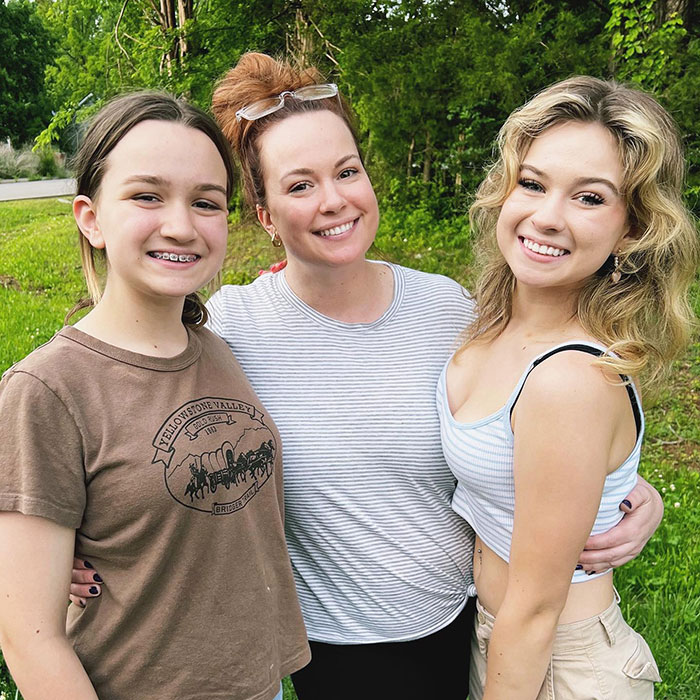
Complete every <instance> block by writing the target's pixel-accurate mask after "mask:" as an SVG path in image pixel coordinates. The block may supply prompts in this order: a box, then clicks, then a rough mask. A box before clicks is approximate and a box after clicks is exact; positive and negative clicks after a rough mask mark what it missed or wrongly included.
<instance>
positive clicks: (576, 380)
mask: <svg viewBox="0 0 700 700" xmlns="http://www.w3.org/2000/svg"><path fill="white" fill-rule="evenodd" d="M620 391H622V393H625V392H624V389H621V388H620V387H619V386H614V385H613V384H612V383H611V382H609V381H607V380H606V378H605V376H604V375H603V372H602V371H601V370H600V369H599V368H597V367H594V366H593V358H592V357H591V356H590V355H586V354H583V353H576V352H564V353H559V354H557V355H554V356H552V357H551V358H549V359H548V360H547V361H546V362H543V363H542V364H541V365H539V366H538V367H536V368H535V369H534V370H533V371H532V373H531V374H530V376H529V377H528V379H527V381H526V383H525V386H524V388H523V391H522V393H521V395H520V397H519V399H518V402H517V404H516V406H515V409H514V411H513V418H512V424H513V432H514V467H513V468H514V479H515V516H514V525H513V539H512V544H511V551H510V562H509V566H508V585H507V590H506V594H505V597H504V600H503V603H502V605H501V607H500V608H499V610H498V612H497V615H496V622H495V626H494V630H493V635H492V638H491V642H490V646H489V658H488V675H487V684H486V693H485V695H484V700H506V699H507V700H520V699H522V700H532V698H534V697H536V696H537V693H538V691H539V689H540V687H541V685H542V682H543V680H544V677H545V674H546V671H547V665H548V663H549V657H550V654H551V648H552V642H553V640H554V636H555V632H556V626H557V623H558V620H559V616H560V614H561V611H562V610H563V608H564V605H565V603H566V599H567V595H568V591H569V587H570V585H571V577H572V573H573V571H574V568H575V566H576V561H577V559H578V556H579V553H580V552H581V550H582V548H583V545H584V543H585V541H586V539H587V537H588V535H589V534H590V531H591V528H592V526H593V523H594V521H595V518H596V514H597V512H598V508H599V504H600V498H601V494H602V490H603V485H604V482H605V477H606V475H607V473H608V470H609V464H610V459H611V451H612V449H613V445H614V441H615V438H616V432H617V431H618V429H619V426H620V425H622V424H623V421H624V417H625V412H624V403H623V402H622V401H621V396H620V395H619V393H618V392H620ZM581 585H585V584H581Z"/></svg>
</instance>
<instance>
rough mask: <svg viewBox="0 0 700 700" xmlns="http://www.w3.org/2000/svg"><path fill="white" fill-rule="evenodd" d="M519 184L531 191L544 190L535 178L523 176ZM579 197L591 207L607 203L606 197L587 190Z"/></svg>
mask: <svg viewBox="0 0 700 700" xmlns="http://www.w3.org/2000/svg"><path fill="white" fill-rule="evenodd" d="M518 184H519V185H520V186H521V187H524V188H525V189H526V190H530V191H531V192H542V191H544V190H543V187H542V185H540V184H539V182H536V181H535V180H526V179H524V178H522V179H520V180H518ZM577 199H578V200H580V201H581V202H582V203H583V204H585V205H586V206H589V207H593V206H597V205H599V204H605V198H604V197H601V196H600V195H599V194H596V193H595V192H585V193H583V194H580V195H578V197H577Z"/></svg>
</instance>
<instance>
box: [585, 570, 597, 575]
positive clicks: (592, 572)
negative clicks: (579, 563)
mask: <svg viewBox="0 0 700 700" xmlns="http://www.w3.org/2000/svg"><path fill="white" fill-rule="evenodd" d="M594 573H595V571H586V576H590V575H591V574H594Z"/></svg>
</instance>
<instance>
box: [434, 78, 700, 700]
mask: <svg viewBox="0 0 700 700" xmlns="http://www.w3.org/2000/svg"><path fill="white" fill-rule="evenodd" d="M498 146H499V157H498V160H497V162H496V163H495V165H494V166H493V167H492V168H491V170H490V171H489V173H488V176H487V178H486V180H485V182H484V183H483V184H482V186H481V187H480V189H479V191H478V194H477V198H476V202H475V204H474V205H473V207H472V212H471V213H472V220H473V225H474V228H475V229H476V231H478V235H479V241H480V243H479V244H478V246H477V249H478V250H481V251H482V254H483V259H484V268H483V272H482V275H481V278H480V280H479V282H478V285H477V289H476V294H475V298H476V303H477V309H478V317H477V319H476V320H475V321H474V323H472V325H471V326H470V327H469V328H468V331H467V341H466V343H465V344H464V345H463V347H462V348H461V349H460V350H459V351H458V352H457V353H456V354H455V355H454V356H453V358H452V359H451V360H450V361H449V363H448V365H447V367H446V371H445V372H443V375H442V377H441V379H440V383H439V388H438V406H439V410H440V414H441V420H442V440H443V449H444V452H445V456H446V458H447V462H448V464H449V465H450V467H451V469H452V471H453V473H454V474H455V476H456V477H457V479H458V485H457V489H456V493H455V497H454V503H453V507H454V508H455V510H456V511H457V512H458V513H460V514H461V515H463V516H464V518H465V519H466V520H467V521H468V522H469V523H470V524H471V525H472V526H473V527H474V529H475V531H476V534H477V540H476V550H475V555H474V577H475V582H476V588H477V592H478V603H477V607H478V614H477V620H476V623H475V633H474V637H473V643H472V676H471V688H470V697H471V698H472V700H480V699H481V698H484V700H506V699H507V700H533V699H534V698H538V699H541V700H544V699H545V698H553V697H556V698H567V699H570V700H575V699H579V698H580V699H583V698H606V699H607V698H615V700H627V699H632V698H651V697H652V696H653V684H654V682H656V681H659V680H660V677H659V674H658V670H657V667H656V664H655V662H654V659H653V657H652V655H651V652H650V650H649V647H648V646H647V644H646V642H645V641H644V640H643V639H642V638H641V637H640V635H638V634H637V633H636V632H634V631H633V630H632V629H631V628H630V627H629V626H628V625H627V624H626V623H625V621H624V620H623V619H622V616H621V614H620V610H619V607H618V604H617V601H618V600H619V599H618V598H617V594H616V592H615V589H614V588H613V575H612V571H611V570H609V569H607V568H605V569H601V568H597V570H596V571H583V570H581V567H580V566H577V565H576V562H577V559H578V556H579V552H580V550H581V547H582V546H583V544H584V542H585V541H586V539H587V538H588V537H589V536H590V535H591V534H596V533H601V532H605V531H607V530H608V529H610V528H611V527H613V526H614V525H615V524H616V523H617V522H618V521H619V519H620V518H621V517H622V514H621V513H620V512H619V510H618V507H617V504H618V503H619V498H620V497H622V495H623V494H624V493H625V492H626V491H627V490H629V486H630V485H631V484H633V483H635V481H636V479H637V465H638V463H639V452H640V445H641V440H642V434H643V429H644V418H643V414H642V408H641V401H640V392H641V391H645V392H646V391H648V390H653V389H654V387H656V386H657V385H658V383H659V381H660V380H661V379H662V377H663V376H664V374H665V372H666V371H667V370H668V368H669V366H670V363H671V361H672V360H673V359H674V358H675V357H677V356H678V354H679V352H680V351H681V350H682V349H683V347H684V344H685V342H686V340H687V338H688V331H689V327H690V324H691V319H692V313H691V309H690V307H689V304H688V299H687V294H688V287H689V284H690V282H691V281H692V278H693V275H694V273H695V271H696V267H697V261H698V258H697V250H698V248H697V234H696V230H695V227H694V224H693V221H692V220H691V217H690V216H689V214H688V212H687V211H686V209H685V208H684V206H683V203H682V201H681V192H682V182H683V170H684V161H683V157H682V153H681V148H680V142H679V137H678V134H677V131H676V127H675V125H674V123H673V121H672V119H671V118H670V117H669V115H668V114H667V113H666V112H665V111H664V110H663V109H662V108H661V107H660V106H659V104H658V103H657V102H656V101H655V100H654V99H652V98H651V97H650V96H649V95H647V94H645V93H642V92H640V91H638V90H633V89H630V88H627V87H624V86H621V85H618V84H616V83H614V82H606V81H602V80H597V79H595V78H589V77H577V78H572V79H569V80H565V81H563V82H561V83H558V84H556V85H554V86H552V87H550V88H548V89H546V90H544V91H543V92H542V93H540V94H539V95H537V96H536V97H535V98H534V99H533V100H532V101H531V102H529V103H528V104H526V105H525V106H524V107H522V108H521V109H519V110H516V112H514V113H513V114H512V115H511V116H510V117H509V118H508V120H507V121H506V123H505V125H504V126H503V128H502V130H501V132H500V135H499V139H498Z"/></svg>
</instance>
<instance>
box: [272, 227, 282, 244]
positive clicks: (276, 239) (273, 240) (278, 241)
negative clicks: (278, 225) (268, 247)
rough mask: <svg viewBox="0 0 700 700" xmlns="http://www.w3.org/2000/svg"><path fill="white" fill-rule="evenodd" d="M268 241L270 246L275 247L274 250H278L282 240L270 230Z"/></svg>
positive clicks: (275, 232)
mask: <svg viewBox="0 0 700 700" xmlns="http://www.w3.org/2000/svg"><path fill="white" fill-rule="evenodd" d="M270 241H271V242H272V245H273V246H275V248H279V247H281V246H282V239H281V238H280V237H279V235H278V234H277V231H275V230H274V229H272V231H271V232H270Z"/></svg>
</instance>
